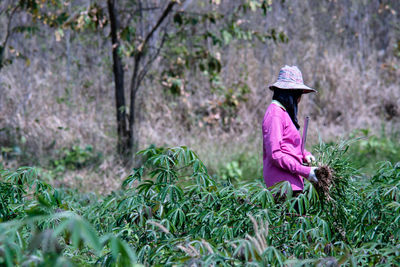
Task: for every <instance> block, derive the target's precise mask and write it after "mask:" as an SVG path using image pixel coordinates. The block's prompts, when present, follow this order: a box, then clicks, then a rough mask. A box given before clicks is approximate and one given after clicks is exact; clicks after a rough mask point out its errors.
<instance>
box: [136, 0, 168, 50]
mask: <svg viewBox="0 0 400 267" xmlns="http://www.w3.org/2000/svg"><path fill="white" fill-rule="evenodd" d="M175 4H176V2H175V1H174V2H170V3H169V4H168V6H167V7H166V8H165V10H164V12H163V13H162V15H161V17H160V18H159V19H158V21H157V23H156V24H155V25H154V27H153V28H152V29H151V31H150V32H149V33H148V34H147V35H146V38H145V39H144V41H143V42H142V43H141V44H140V45H139V47H138V50H139V53H143V49H144V47H145V46H146V45H147V43H148V42H149V40H150V38H151V37H152V36H153V34H154V32H155V31H156V30H157V29H158V27H160V25H161V23H162V22H163V21H164V19H165V18H166V17H167V16H168V14H169V13H170V12H171V10H172V8H173V7H174V5H175Z"/></svg>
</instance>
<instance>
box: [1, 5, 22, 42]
mask: <svg viewBox="0 0 400 267" xmlns="http://www.w3.org/2000/svg"><path fill="white" fill-rule="evenodd" d="M17 9H18V6H15V7H14V8H13V10H12V11H11V14H10V18H9V20H8V24H7V33H6V39H5V40H4V42H3V44H2V46H3V47H5V46H6V44H7V41H8V39H9V38H10V35H11V21H12V18H13V16H14V14H15V12H17Z"/></svg>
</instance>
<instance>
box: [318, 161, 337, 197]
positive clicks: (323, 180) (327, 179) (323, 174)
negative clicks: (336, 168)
mask: <svg viewBox="0 0 400 267" xmlns="http://www.w3.org/2000/svg"><path fill="white" fill-rule="evenodd" d="M315 175H316V176H317V178H318V183H316V184H315V188H316V189H317V192H318V193H319V195H320V196H323V197H324V198H325V199H326V200H331V197H330V195H329V189H330V187H331V185H332V182H333V179H334V178H333V175H332V169H331V168H330V167H329V166H321V167H319V168H318V169H316V170H315Z"/></svg>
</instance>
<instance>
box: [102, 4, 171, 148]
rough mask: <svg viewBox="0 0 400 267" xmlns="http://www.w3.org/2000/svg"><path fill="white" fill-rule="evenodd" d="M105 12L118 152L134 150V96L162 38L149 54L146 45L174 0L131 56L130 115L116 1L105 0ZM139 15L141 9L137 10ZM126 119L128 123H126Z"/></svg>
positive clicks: (169, 12)
mask: <svg viewBox="0 0 400 267" xmlns="http://www.w3.org/2000/svg"><path fill="white" fill-rule="evenodd" d="M107 2H108V12H109V17H110V24H111V40H112V49H113V71H114V81H115V97H116V109H117V128H118V151H119V152H120V153H123V154H125V153H127V152H128V153H132V152H133V153H134V152H135V151H136V150H137V146H138V142H137V140H138V135H137V134H136V121H135V115H136V96H137V93H138V91H139V88H140V85H141V83H142V81H143V79H144V77H145V76H146V74H147V73H148V71H149V69H150V67H151V65H152V63H153V62H154V61H155V60H156V58H157V57H158V55H159V52H160V50H161V49H162V47H163V44H164V40H165V39H164V38H161V41H160V42H158V43H157V47H156V49H152V50H153V51H152V52H151V53H149V52H148V51H149V49H148V45H149V42H150V40H151V39H152V38H153V37H154V35H155V33H156V31H157V30H158V29H159V28H160V27H161V25H162V24H163V22H164V21H165V19H166V18H167V17H168V16H169V15H170V14H171V13H172V11H173V7H174V5H175V4H176V3H177V2H176V1H169V2H168V4H167V5H166V7H165V8H164V9H163V11H162V13H161V15H160V16H159V17H158V19H157V20H156V23H155V24H154V25H153V26H152V27H151V28H150V30H149V31H148V32H147V33H145V34H144V35H143V36H144V38H143V39H142V40H141V41H140V42H139V44H138V46H137V48H136V51H135V52H134V55H133V72H132V77H131V82H130V86H129V93H130V98H129V102H130V106H129V116H127V114H126V110H127V107H126V105H125V95H124V70H123V64H122V59H121V56H120V55H119V48H120V37H119V33H120V22H119V16H118V7H117V6H116V1H115V0H108V1H107ZM139 14H140V12H139ZM165 34H166V33H165V32H164V37H165ZM127 122H128V123H127Z"/></svg>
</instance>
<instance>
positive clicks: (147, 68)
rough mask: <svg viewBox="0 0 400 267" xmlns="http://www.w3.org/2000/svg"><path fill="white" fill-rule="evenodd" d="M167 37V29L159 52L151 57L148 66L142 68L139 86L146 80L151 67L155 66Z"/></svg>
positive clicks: (139, 75) (158, 49)
mask: <svg viewBox="0 0 400 267" xmlns="http://www.w3.org/2000/svg"><path fill="white" fill-rule="evenodd" d="M166 36H167V33H166V29H165V31H164V34H163V37H162V39H161V43H160V45H159V46H158V48H157V51H156V52H155V53H154V55H153V57H151V58H150V59H149V60H148V61H147V63H146V65H145V66H144V67H143V68H142V70H141V71H140V72H139V74H138V84H140V83H141V82H142V80H143V79H144V77H145V76H146V74H147V73H148V71H149V70H150V67H151V65H152V64H153V62H154V61H155V60H156V59H157V57H158V55H159V54H160V52H161V49H162V48H163V46H164V43H165V40H166V39H167V38H166Z"/></svg>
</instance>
